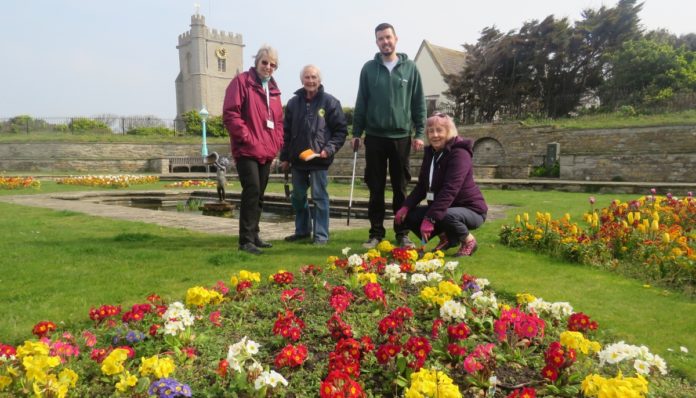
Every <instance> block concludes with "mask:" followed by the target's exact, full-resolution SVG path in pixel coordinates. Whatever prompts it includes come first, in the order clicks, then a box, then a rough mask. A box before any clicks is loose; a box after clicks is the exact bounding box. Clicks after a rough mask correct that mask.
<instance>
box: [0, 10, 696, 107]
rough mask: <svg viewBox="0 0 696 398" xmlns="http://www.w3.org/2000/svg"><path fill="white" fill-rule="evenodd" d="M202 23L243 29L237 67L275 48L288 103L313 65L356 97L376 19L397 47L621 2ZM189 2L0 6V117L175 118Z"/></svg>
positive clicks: (685, 22)
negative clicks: (390, 28)
mask: <svg viewBox="0 0 696 398" xmlns="http://www.w3.org/2000/svg"><path fill="white" fill-rule="evenodd" d="M197 2H198V10H199V11H198V12H199V13H200V14H202V15H203V16H205V18H206V25H207V26H208V27H209V28H215V29H217V30H222V31H226V32H232V33H237V34H241V35H242V36H243V40H244V44H245V48H244V69H248V68H249V67H250V66H251V65H252V63H253V60H252V57H253V55H254V54H255V53H256V51H257V50H258V48H259V47H260V46H262V45H264V44H269V45H271V46H273V47H275V48H276V49H277V50H278V53H279V68H278V70H277V71H276V72H275V74H274V77H275V79H276V80H277V82H278V85H279V86H280V89H281V91H282V92H283V95H282V99H283V102H284V103H285V102H287V100H288V99H289V98H290V97H291V95H292V93H293V92H294V91H295V90H296V89H298V88H300V86H301V84H300V81H299V73H300V70H301V68H302V67H303V66H304V65H306V64H310V63H311V64H315V65H317V66H318V67H319V68H320V69H321V72H322V75H323V83H324V87H325V89H326V91H327V92H329V93H331V94H333V95H334V96H335V97H337V98H338V99H339V100H340V101H341V103H342V104H343V106H350V107H352V106H354V102H355V96H356V94H357V81H358V76H359V74H360V69H361V67H362V65H363V64H364V63H365V62H366V61H367V60H369V59H371V58H373V57H374V54H375V53H376V52H377V47H376V44H375V37H374V27H375V26H376V25H378V24H379V23H381V22H389V23H391V24H392V25H394V27H395V28H396V34H397V36H398V38H399V41H398V43H397V51H398V52H404V53H406V54H407V55H408V56H409V57H410V58H411V59H413V58H415V56H416V53H417V51H418V48H419V47H420V45H421V43H422V41H423V40H428V41H429V42H430V43H432V44H435V45H439V46H443V47H449V48H454V49H462V45H463V44H474V43H476V41H477V40H478V38H479V35H480V32H481V30H482V29H483V28H485V27H489V26H495V27H497V28H498V29H499V30H501V31H503V32H506V31H509V30H517V29H519V28H520V27H521V26H522V24H523V23H524V22H527V21H531V20H543V19H544V18H545V17H546V16H548V15H551V14H553V15H554V16H555V17H557V18H562V17H567V18H568V19H569V20H570V21H576V20H580V19H582V14H581V13H582V10H584V9H587V8H591V9H598V8H600V7H601V6H602V5H604V6H606V7H613V6H615V5H616V3H617V0H605V1H597V0H487V1H481V0H477V1H468V0H420V1H415V0H343V1H332V0H326V1H317V0H266V1H256V2H252V1H244V2H241V1H232V0H197ZM196 9H197V8H196V1H194V0H9V1H5V2H3V4H2V7H1V8H0V118H5V117H12V116H16V115H21V114H27V115H31V116H32V117H42V118H49V117H70V116H97V115H103V114H113V115H118V116H142V115H153V116H157V117H160V118H163V119H173V118H174V117H175V116H176V97H175V90H174V79H176V77H177V74H178V73H179V57H178V51H177V49H176V45H177V42H178V36H179V35H180V34H182V33H184V32H186V31H188V30H189V29H190V22H191V15H193V14H194V13H195V12H196ZM694 16H696V2H695V1H684V0H644V6H643V10H642V11H641V12H640V14H639V17H640V19H641V23H642V25H643V28H645V29H646V30H653V29H658V28H664V29H667V30H669V31H670V32H672V33H674V34H677V35H682V34H687V33H691V32H695V31H696V28H695V27H694V25H693V18H694Z"/></svg>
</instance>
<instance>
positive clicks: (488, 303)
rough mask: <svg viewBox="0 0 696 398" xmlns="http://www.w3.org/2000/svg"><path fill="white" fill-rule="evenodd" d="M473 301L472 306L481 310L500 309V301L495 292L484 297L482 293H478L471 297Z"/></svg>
mask: <svg viewBox="0 0 696 398" xmlns="http://www.w3.org/2000/svg"><path fill="white" fill-rule="evenodd" d="M471 300H472V305H473V306H474V307H476V308H479V309H488V308H490V309H495V308H498V300H497V299H496V297H495V293H493V292H490V293H488V294H485V295H484V293H483V292H482V291H478V292H476V293H474V294H472V295H471Z"/></svg>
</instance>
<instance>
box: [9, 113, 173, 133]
mask: <svg viewBox="0 0 696 398" xmlns="http://www.w3.org/2000/svg"><path fill="white" fill-rule="evenodd" d="M140 127H164V128H167V129H170V130H174V131H176V132H177V134H182V135H183V134H184V133H185V131H186V125H185V122H184V121H183V120H181V119H161V118H157V117H141V116H138V117H133V116H128V117H117V116H114V117H99V116H98V117H43V118H34V117H27V116H17V117H13V118H0V134H1V133H16V134H17V133H19V134H22V133H24V134H31V133H51V132H56V133H80V132H85V131H89V132H90V133H99V132H102V133H105V134H106V133H111V134H128V132H129V131H131V130H133V129H135V128H140Z"/></svg>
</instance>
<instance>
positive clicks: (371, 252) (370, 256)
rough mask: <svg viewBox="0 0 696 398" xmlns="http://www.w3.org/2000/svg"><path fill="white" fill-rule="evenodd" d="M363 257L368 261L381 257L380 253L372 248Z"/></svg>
mask: <svg viewBox="0 0 696 398" xmlns="http://www.w3.org/2000/svg"><path fill="white" fill-rule="evenodd" d="M380 243H381V242H380ZM387 243H388V242H387ZM365 255H366V256H367V258H368V259H370V260H372V259H373V258H377V257H382V253H380V252H379V250H377V248H372V249H370V250H368V251H367V253H365Z"/></svg>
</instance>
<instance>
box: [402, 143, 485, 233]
mask: <svg viewBox="0 0 696 398" xmlns="http://www.w3.org/2000/svg"><path fill="white" fill-rule="evenodd" d="M440 154H441V157H439V158H438V156H439V155H440ZM433 156H435V157H436V159H437V162H436V163H435V170H434V171H433V182H432V187H431V190H432V191H433V193H434V194H435V198H434V200H433V201H432V202H428V211H427V212H426V214H425V216H426V217H428V218H431V219H433V220H435V222H438V221H441V220H442V219H443V218H444V217H445V214H446V211H447V209H448V208H450V207H466V208H468V209H471V210H473V211H475V212H476V213H478V214H481V215H483V216H484V218H485V216H486V213H488V206H487V205H486V201H485V200H484V199H483V194H482V193H481V190H480V189H479V187H478V186H477V185H476V183H475V182H474V171H473V162H472V156H473V144H472V142H471V140H468V139H464V138H462V137H454V138H452V139H451V140H449V141H448V142H447V144H446V145H445V147H444V148H443V149H442V151H440V152H438V153H435V151H434V150H433V147H432V146H430V145H429V146H428V147H426V148H425V153H424V154H423V163H422V165H421V169H420V174H419V176H418V183H417V184H416V187H415V188H413V191H412V192H411V194H410V195H408V197H407V198H406V200H405V201H404V206H406V207H408V208H409V209H413V208H414V207H416V206H417V205H418V203H420V202H421V201H422V200H423V199H425V198H426V194H427V192H428V183H429V178H430V166H431V163H432V160H433Z"/></svg>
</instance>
